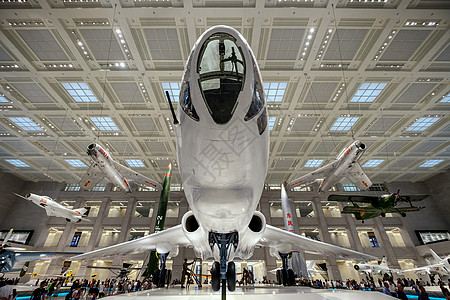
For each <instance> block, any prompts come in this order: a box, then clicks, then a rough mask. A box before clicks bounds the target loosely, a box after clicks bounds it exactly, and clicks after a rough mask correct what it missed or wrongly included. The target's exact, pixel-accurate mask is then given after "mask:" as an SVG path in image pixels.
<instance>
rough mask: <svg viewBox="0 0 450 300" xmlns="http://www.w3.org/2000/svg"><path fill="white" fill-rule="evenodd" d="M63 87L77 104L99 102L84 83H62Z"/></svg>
mask: <svg viewBox="0 0 450 300" xmlns="http://www.w3.org/2000/svg"><path fill="white" fill-rule="evenodd" d="M62 86H63V87H64V88H65V89H66V91H67V92H68V93H69V95H70V96H71V97H72V98H73V100H75V102H98V99H97V97H95V95H94V93H93V92H92V91H91V89H90V88H89V86H88V85H87V84H86V83H84V82H79V83H77V82H71V83H62Z"/></svg>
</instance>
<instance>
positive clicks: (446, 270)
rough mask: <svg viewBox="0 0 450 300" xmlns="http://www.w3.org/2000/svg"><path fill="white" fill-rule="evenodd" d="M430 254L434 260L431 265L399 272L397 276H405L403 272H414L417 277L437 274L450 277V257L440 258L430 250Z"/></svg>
mask: <svg viewBox="0 0 450 300" xmlns="http://www.w3.org/2000/svg"><path fill="white" fill-rule="evenodd" d="M430 253H431V255H432V256H433V258H434V263H433V264H430V265H428V266H424V267H419V268H414V269H408V270H401V271H400V272H398V274H399V275H403V274H405V272H415V273H416V274H417V275H419V276H423V275H425V274H439V275H442V276H450V255H447V256H446V257H444V258H441V257H440V256H439V255H437V254H436V252H434V251H433V250H432V249H430Z"/></svg>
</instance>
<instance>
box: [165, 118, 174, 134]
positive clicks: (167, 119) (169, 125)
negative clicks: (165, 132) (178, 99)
mask: <svg viewBox="0 0 450 300" xmlns="http://www.w3.org/2000/svg"><path fill="white" fill-rule="evenodd" d="M166 124H167V126H168V127H169V130H170V132H172V133H173V126H172V122H170V118H166Z"/></svg>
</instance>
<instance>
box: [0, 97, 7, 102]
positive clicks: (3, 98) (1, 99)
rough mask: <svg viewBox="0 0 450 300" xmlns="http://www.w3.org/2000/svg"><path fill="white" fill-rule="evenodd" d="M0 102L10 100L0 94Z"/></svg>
mask: <svg viewBox="0 0 450 300" xmlns="http://www.w3.org/2000/svg"><path fill="white" fill-rule="evenodd" d="M0 102H1V103H8V102H9V101H8V99H6V98H5V97H4V96H0Z"/></svg>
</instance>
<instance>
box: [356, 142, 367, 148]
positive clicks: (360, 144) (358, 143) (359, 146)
mask: <svg viewBox="0 0 450 300" xmlns="http://www.w3.org/2000/svg"><path fill="white" fill-rule="evenodd" d="M356 146H357V147H358V148H359V149H361V150H364V149H366V145H364V144H363V143H362V142H360V141H357V142H356Z"/></svg>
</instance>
